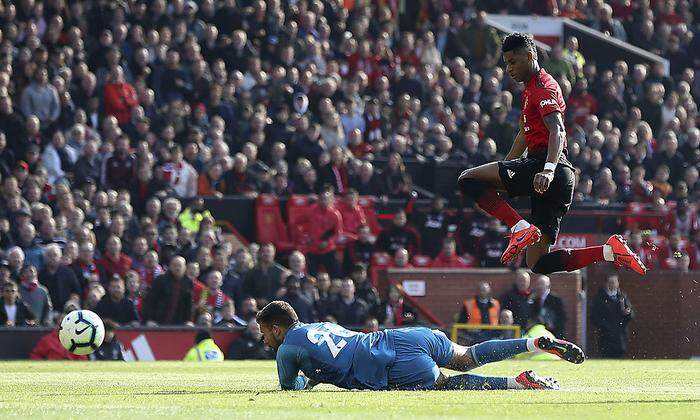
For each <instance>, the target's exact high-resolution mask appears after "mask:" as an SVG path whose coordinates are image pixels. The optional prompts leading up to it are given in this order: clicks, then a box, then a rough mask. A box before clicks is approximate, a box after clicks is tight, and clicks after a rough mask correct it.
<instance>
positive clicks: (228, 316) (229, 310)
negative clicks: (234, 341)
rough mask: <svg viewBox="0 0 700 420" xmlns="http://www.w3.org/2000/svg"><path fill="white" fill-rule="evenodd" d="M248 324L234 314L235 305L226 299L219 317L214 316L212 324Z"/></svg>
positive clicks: (236, 325) (221, 325) (241, 325)
mask: <svg viewBox="0 0 700 420" xmlns="http://www.w3.org/2000/svg"><path fill="white" fill-rule="evenodd" d="M247 324H248V322H246V321H245V320H244V319H243V318H240V317H239V316H238V315H236V306H235V304H234V303H233V301H232V300H227V301H226V303H224V307H223V308H222V309H221V316H220V317H219V319H217V318H214V325H216V326H217V327H227V328H235V327H245V326H246V325H247Z"/></svg>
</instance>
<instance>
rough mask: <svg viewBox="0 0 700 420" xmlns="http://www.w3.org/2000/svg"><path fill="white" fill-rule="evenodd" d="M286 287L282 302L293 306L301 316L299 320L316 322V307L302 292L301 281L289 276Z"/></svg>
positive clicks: (285, 283)
mask: <svg viewBox="0 0 700 420" xmlns="http://www.w3.org/2000/svg"><path fill="white" fill-rule="evenodd" d="M284 287H285V289H287V290H286V293H285V294H284V296H283V297H282V299H281V300H283V301H285V302H287V303H289V304H290V305H292V308H294V311H296V313H297V315H299V320H300V321H301V322H307V323H308V322H316V313H315V312H314V305H313V303H311V302H310V301H309V300H308V299H307V298H306V296H304V295H303V294H302V293H301V292H300V289H301V282H300V281H299V279H298V278H297V277H295V276H293V275H290V276H288V277H287V280H286V281H285V282H284Z"/></svg>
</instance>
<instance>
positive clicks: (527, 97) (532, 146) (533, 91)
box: [520, 69, 566, 155]
mask: <svg viewBox="0 0 700 420" xmlns="http://www.w3.org/2000/svg"><path fill="white" fill-rule="evenodd" d="M522 104H523V110H522V113H521V114H520V118H522V122H523V130H524V131H525V142H526V143H527V150H528V153H529V154H545V155H546V154H547V144H548V143H549V130H548V129H547V126H546V125H544V116H545V115H547V114H551V113H552V112H554V111H559V112H561V113H562V115H564V111H565V110H566V103H564V96H563V95H562V93H561V88H560V87H559V83H557V81H556V80H554V78H553V77H552V76H551V75H550V74H549V73H547V72H546V71H545V70H544V69H540V71H539V72H538V73H537V74H536V75H534V76H533V77H532V78H531V79H530V81H529V82H527V85H526V86H525V90H524V91H523V94H522ZM564 141H565V142H566V140H564ZM564 147H566V143H564Z"/></svg>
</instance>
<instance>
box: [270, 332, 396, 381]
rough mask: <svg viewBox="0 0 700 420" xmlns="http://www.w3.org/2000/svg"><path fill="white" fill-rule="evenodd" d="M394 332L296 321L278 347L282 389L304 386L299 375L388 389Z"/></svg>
mask: <svg viewBox="0 0 700 420" xmlns="http://www.w3.org/2000/svg"><path fill="white" fill-rule="evenodd" d="M395 357H396V352H395V351H394V343H393V335H392V334H390V333H387V332H385V331H379V332H374V333H369V334H364V333H358V332H354V331H349V330H346V329H345V328H343V327H341V326H339V325H336V324H331V323H328V322H323V323H314V324H303V323H301V322H298V323H296V324H294V325H293V326H292V327H291V328H290V329H289V331H288V332H287V335H286V337H285V338H284V341H283V342H282V345H281V346H280V347H279V349H277V372H278V374H279V380H280V385H281V386H282V389H303V388H304V387H305V385H306V382H305V380H304V378H303V377H301V376H298V375H299V371H300V370H301V371H302V372H304V375H306V377H307V378H309V379H311V380H313V381H315V382H320V383H330V384H333V385H336V386H338V387H340V388H345V389H387V386H388V372H389V368H390V367H391V366H392V364H393V363H394V359H395Z"/></svg>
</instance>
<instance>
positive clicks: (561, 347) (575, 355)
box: [535, 336, 586, 364]
mask: <svg viewBox="0 0 700 420" xmlns="http://www.w3.org/2000/svg"><path fill="white" fill-rule="evenodd" d="M535 345H536V346H537V348H539V349H540V350H544V351H546V352H547V353H552V354H554V355H556V356H558V357H560V358H562V359H564V360H566V361H567V362H571V363H576V364H579V363H583V361H584V360H586V356H585V355H584V354H583V350H581V349H580V348H579V346H577V345H576V344H574V343H570V342H568V341H565V340H559V339H558V338H549V337H545V336H542V337H539V338H537V339H536V340H535Z"/></svg>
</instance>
